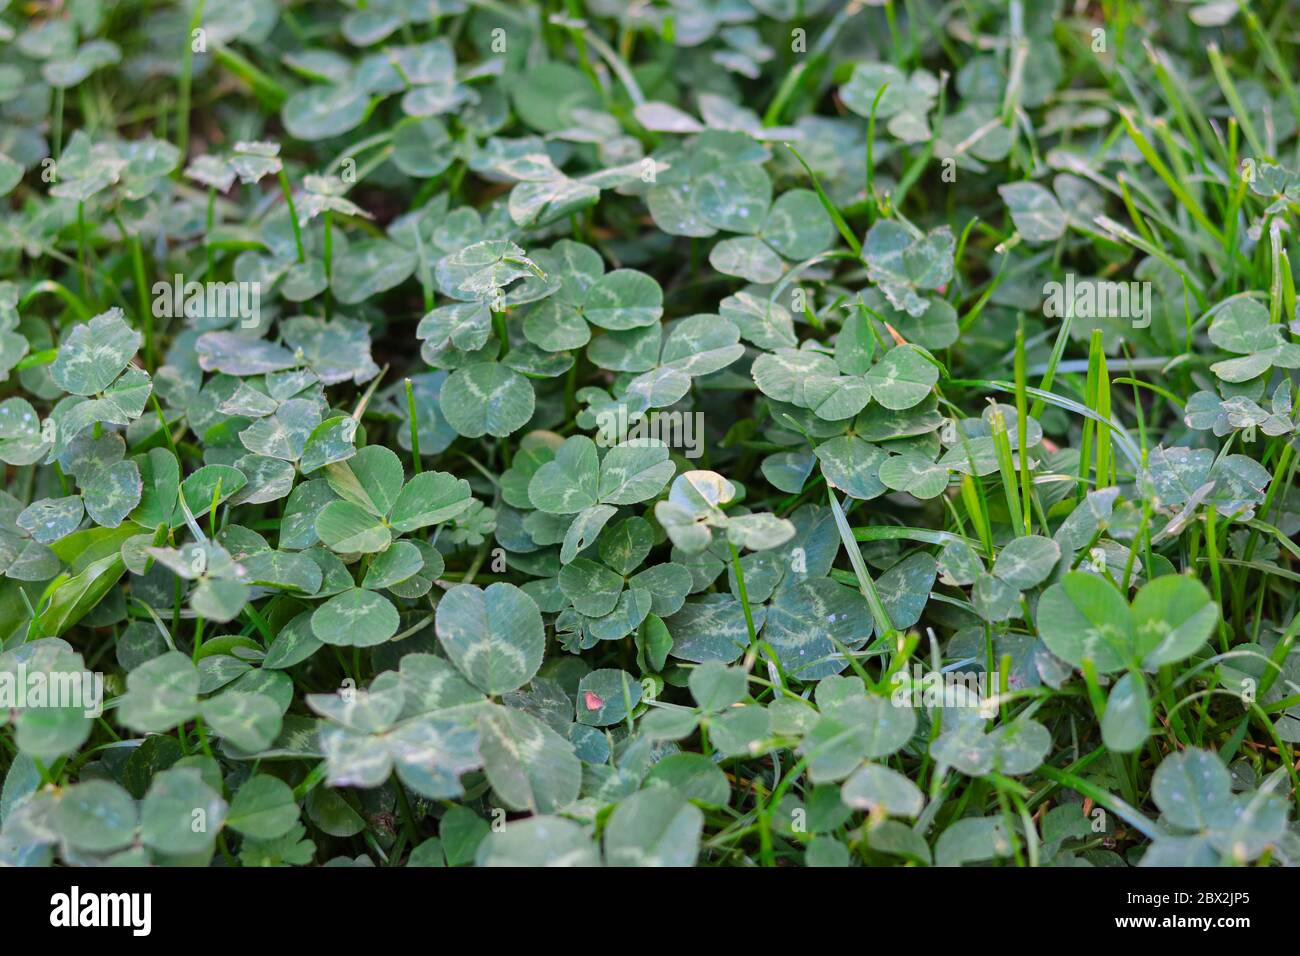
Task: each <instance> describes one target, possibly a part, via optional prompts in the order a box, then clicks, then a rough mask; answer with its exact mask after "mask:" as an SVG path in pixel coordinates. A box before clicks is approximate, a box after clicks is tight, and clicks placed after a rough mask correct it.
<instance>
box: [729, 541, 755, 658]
mask: <svg viewBox="0 0 1300 956" xmlns="http://www.w3.org/2000/svg"><path fill="white" fill-rule="evenodd" d="M727 547H729V548H730V549H731V566H732V568H734V569H735V572H736V590H738V591H739V592H740V606H741V607H742V608H744V611H745V630H747V631H748V632H749V643H750V644H753V643H754V642H755V641H756V640H758V634H757V633H756V632H755V630H754V614H753V612H752V611H750V609H749V592H748V591H747V590H746V589H745V571H744V569H743V568H742V567H741V566H740V552H739V551H737V550H736V546H735V545H734V544H732V543H731V542H730V541H728V542H727Z"/></svg>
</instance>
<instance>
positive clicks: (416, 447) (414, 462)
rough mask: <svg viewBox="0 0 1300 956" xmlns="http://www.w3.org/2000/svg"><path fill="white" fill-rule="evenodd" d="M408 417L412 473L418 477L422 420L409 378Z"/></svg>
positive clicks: (407, 388) (407, 389) (407, 381)
mask: <svg viewBox="0 0 1300 956" xmlns="http://www.w3.org/2000/svg"><path fill="white" fill-rule="evenodd" d="M406 415H407V418H409V419H410V426H411V472H412V474H416V475H418V474H419V473H420V419H419V412H418V411H417V410H416V408H415V388H414V387H413V386H412V385H411V380H410V379H409V378H408V379H407V380H406Z"/></svg>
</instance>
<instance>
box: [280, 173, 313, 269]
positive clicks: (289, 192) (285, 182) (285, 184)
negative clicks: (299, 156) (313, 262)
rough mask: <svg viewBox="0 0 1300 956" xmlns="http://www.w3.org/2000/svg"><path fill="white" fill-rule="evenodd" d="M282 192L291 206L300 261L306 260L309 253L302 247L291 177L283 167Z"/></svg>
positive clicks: (290, 213)
mask: <svg viewBox="0 0 1300 956" xmlns="http://www.w3.org/2000/svg"><path fill="white" fill-rule="evenodd" d="M280 192H282V193H284V201H285V204H286V205H288V207H289V223H290V224H291V225H292V226H293V241H294V245H296V246H297V247H298V261H299V262H306V261H307V254H306V253H305V252H303V248H302V227H301V226H299V225H298V209H297V207H296V206H294V204H293V189H292V188H290V186H289V177H288V176H286V175H285V173H284V169H283V167H282V168H281V169H280Z"/></svg>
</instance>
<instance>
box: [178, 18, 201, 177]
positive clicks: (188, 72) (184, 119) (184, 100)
mask: <svg viewBox="0 0 1300 956" xmlns="http://www.w3.org/2000/svg"><path fill="white" fill-rule="evenodd" d="M205 3H206V0H199V2H198V3H196V4H195V5H194V13H193V14H191V16H190V28H189V30H188V31H186V34H185V52H184V53H183V54H182V56H181V76H180V89H179V90H178V92H177V97H176V99H177V104H178V105H177V107H176V148H177V149H179V150H180V154H181V162H180V164H179V165H178V166H177V167H176V168H177V169H178V170H179V169H180V168H181V166H184V165H185V154H186V150H187V149H188V148H189V140H190V89H191V87H192V86H193V81H194V31H195V30H197V29H198V28H199V24H200V23H201V22H202V21H203V7H204V4H205Z"/></svg>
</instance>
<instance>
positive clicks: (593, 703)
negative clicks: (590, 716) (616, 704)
mask: <svg viewBox="0 0 1300 956" xmlns="http://www.w3.org/2000/svg"><path fill="white" fill-rule="evenodd" d="M583 702H584V703H585V704H586V705H587V709H588V710H600V708H602V707H604V706H605V702H604V701H603V700H601V699H600V698H599V697H597V696H596V695H595V694H593V693H592V692H591V691H587V692H586V694H585V695H584V697H583Z"/></svg>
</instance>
